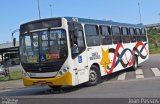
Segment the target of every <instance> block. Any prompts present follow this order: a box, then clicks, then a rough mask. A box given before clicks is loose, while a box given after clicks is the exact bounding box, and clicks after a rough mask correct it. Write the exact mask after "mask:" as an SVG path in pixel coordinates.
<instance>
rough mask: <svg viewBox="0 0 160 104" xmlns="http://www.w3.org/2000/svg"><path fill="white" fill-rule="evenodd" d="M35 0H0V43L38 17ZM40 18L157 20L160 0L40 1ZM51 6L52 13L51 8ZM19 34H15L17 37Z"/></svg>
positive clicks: (130, 21)
mask: <svg viewBox="0 0 160 104" xmlns="http://www.w3.org/2000/svg"><path fill="white" fill-rule="evenodd" d="M37 1H38V0H0V44H1V43H5V42H11V41H12V37H11V33H12V32H13V31H14V30H16V29H19V27H20V25H21V24H23V23H26V22H29V21H33V20H37V19H39V15H38V6H37V5H38V3H37ZM39 1H40V8H41V9H40V10H41V17H42V18H51V17H63V16H72V17H82V18H92V19H98V20H112V21H116V22H123V23H132V24H138V23H140V15H139V6H138V3H140V11H141V16H142V23H143V24H145V25H146V24H152V23H160V6H159V5H160V0H39ZM50 5H52V6H51V7H52V12H51V7H50ZM18 36H19V33H18V32H16V33H15V34H14V37H16V38H17V40H18Z"/></svg>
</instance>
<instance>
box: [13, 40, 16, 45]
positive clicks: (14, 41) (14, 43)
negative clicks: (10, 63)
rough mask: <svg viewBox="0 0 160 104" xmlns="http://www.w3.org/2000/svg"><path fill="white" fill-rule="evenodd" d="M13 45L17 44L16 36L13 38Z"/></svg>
mask: <svg viewBox="0 0 160 104" xmlns="http://www.w3.org/2000/svg"><path fill="white" fill-rule="evenodd" d="M13 46H14V47H15V46H16V38H13Z"/></svg>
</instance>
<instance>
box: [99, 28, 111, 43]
mask: <svg viewBox="0 0 160 104" xmlns="http://www.w3.org/2000/svg"><path fill="white" fill-rule="evenodd" d="M100 31H101V43H102V45H109V44H112V36H111V30H110V27H109V26H100Z"/></svg>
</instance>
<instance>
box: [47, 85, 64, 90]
mask: <svg viewBox="0 0 160 104" xmlns="http://www.w3.org/2000/svg"><path fill="white" fill-rule="evenodd" d="M49 87H50V88H52V89H53V90H61V87H62V86H49Z"/></svg>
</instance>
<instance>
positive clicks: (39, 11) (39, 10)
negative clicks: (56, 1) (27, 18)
mask: <svg viewBox="0 0 160 104" xmlns="http://www.w3.org/2000/svg"><path fill="white" fill-rule="evenodd" d="M37 2H38V13H39V19H41V9H40V2H39V0H37Z"/></svg>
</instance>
